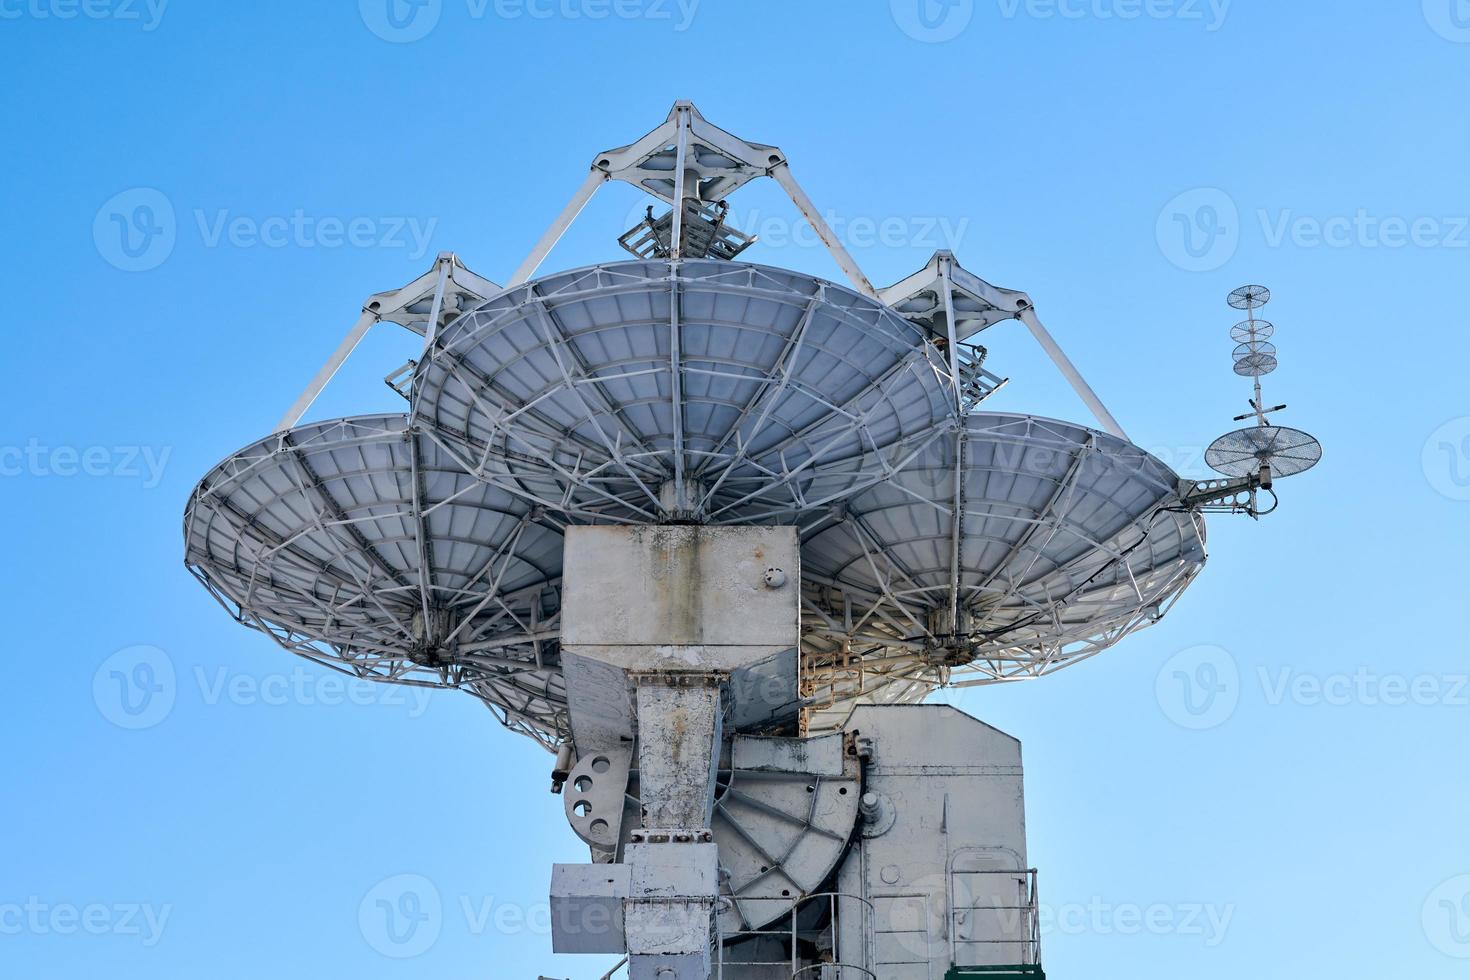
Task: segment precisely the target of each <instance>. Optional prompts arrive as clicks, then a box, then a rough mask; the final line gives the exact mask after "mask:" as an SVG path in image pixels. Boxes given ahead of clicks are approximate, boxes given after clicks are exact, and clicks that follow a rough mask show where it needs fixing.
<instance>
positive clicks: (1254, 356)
mask: <svg viewBox="0 0 1470 980" xmlns="http://www.w3.org/2000/svg"><path fill="white" fill-rule="evenodd" d="M1226 302H1227V303H1229V304H1230V306H1231V308H1233V309H1236V310H1242V311H1244V312H1245V315H1246V318H1245V319H1244V320H1242V321H1240V322H1239V323H1237V324H1236V325H1235V326H1233V327H1231V328H1230V339H1231V340H1234V341H1235V342H1236V347H1235V350H1234V351H1233V352H1232V355H1231V356H1232V357H1233V358H1234V359H1235V373H1236V374H1238V375H1240V376H1241V377H1243V378H1250V379H1251V382H1252V385H1253V388H1254V391H1253V393H1252V397H1251V399H1250V402H1249V404H1250V407H1251V410H1250V411H1249V412H1246V413H1245V414H1244V415H1237V416H1235V419H1234V421H1236V422H1245V421H1247V420H1254V422H1255V424H1254V425H1251V426H1247V427H1246V428H1244V429H1237V430H1235V431H1234V432H1229V433H1226V434H1225V435H1223V436H1221V437H1220V438H1218V439H1216V440H1215V441H1214V442H1212V443H1211V444H1210V447H1209V448H1208V449H1207V450H1205V462H1206V463H1207V464H1209V467H1210V468H1211V469H1212V470H1215V471H1216V472H1217V473H1221V474H1223V475H1224V476H1225V477H1227V478H1228V479H1226V480H1207V481H1203V482H1201V483H1198V484H1196V485H1195V492H1194V494H1192V495H1191V496H1189V497H1187V498H1186V499H1188V500H1189V501H1190V502H1191V503H1195V504H1199V505H1201V506H1203V507H1206V508H1207V509H1211V510H1226V511H1230V512H1232V513H1246V514H1249V515H1250V516H1252V517H1259V516H1260V515H1261V514H1263V513H1270V512H1271V510H1275V509H1276V507H1275V503H1274V500H1275V496H1276V495H1275V493H1274V492H1272V489H1271V488H1272V484H1273V483H1274V482H1275V480H1276V478H1277V477H1283V476H1295V475H1296V474H1298V473H1304V472H1306V471H1307V470H1309V469H1311V468H1312V467H1313V466H1316V465H1317V463H1318V462H1320V461H1321V459H1322V444H1321V443H1319V442H1318V441H1317V440H1316V439H1315V438H1313V437H1312V436H1311V435H1308V434H1307V433H1305V432H1302V431H1301V430H1299V429H1292V428H1288V427H1286V426H1280V425H1272V424H1271V422H1270V420H1269V419H1268V418H1267V416H1268V415H1273V414H1275V413H1276V412H1280V411H1282V410H1284V409H1285V408H1286V406H1285V405H1273V406H1271V407H1269V408H1268V407H1267V406H1266V402H1265V398H1264V396H1263V395H1262V393H1261V379H1262V378H1263V377H1265V376H1266V375H1268V374H1270V373H1272V372H1273V371H1275V370H1276V369H1277V367H1279V366H1280V362H1279V361H1278V360H1277V357H1276V345H1275V344H1273V343H1271V342H1270V338H1271V337H1273V336H1275V334H1276V326H1275V324H1273V323H1271V322H1270V321H1269V320H1262V319H1260V318H1258V317H1257V316H1256V311H1257V310H1259V309H1261V308H1262V307H1263V306H1265V305H1266V304H1267V303H1269V302H1271V290H1269V289H1267V288H1266V287H1265V286H1254V285H1252V286H1241V287H1240V288H1239V289H1236V290H1234V291H1233V292H1231V293H1230V295H1229V296H1228V297H1227V298H1226ZM1260 490H1265V491H1266V492H1267V493H1270V494H1271V496H1272V500H1273V503H1272V505H1271V508H1270V510H1266V511H1262V510H1261V509H1260V508H1259V505H1258V500H1257V492H1258V491H1260Z"/></svg>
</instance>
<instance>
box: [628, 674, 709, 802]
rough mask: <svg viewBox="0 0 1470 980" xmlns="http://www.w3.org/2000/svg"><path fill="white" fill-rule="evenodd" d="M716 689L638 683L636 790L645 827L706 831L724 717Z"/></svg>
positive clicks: (706, 684)
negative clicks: (637, 787) (637, 789)
mask: <svg viewBox="0 0 1470 980" xmlns="http://www.w3.org/2000/svg"><path fill="white" fill-rule="evenodd" d="M721 697H722V695H721V692H720V688H719V686H718V685H716V684H714V683H711V682H707V681H703V679H701V682H699V683H695V684H679V683H675V684H663V683H653V682H645V683H640V684H639V685H638V786H639V794H640V803H641V810H642V817H643V819H642V826H643V827H644V828H655V827H656V828H660V829H663V828H668V829H678V830H702V829H706V828H708V827H709V822H710V813H711V811H712V810H713V808H714V805H715V774H716V767H717V766H718V765H719V761H720V749H721V746H722V742H723V735H724V731H723V723H724V717H723V712H722V711H721V703H720V702H721Z"/></svg>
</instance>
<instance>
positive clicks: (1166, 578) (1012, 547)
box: [802, 414, 1205, 727]
mask: <svg viewBox="0 0 1470 980" xmlns="http://www.w3.org/2000/svg"><path fill="white" fill-rule="evenodd" d="M1179 485H1180V481H1179V477H1178V475H1177V474H1176V473H1174V472H1173V471H1172V470H1171V469H1169V467H1167V466H1165V465H1164V464H1163V463H1162V462H1160V461H1159V460H1157V459H1155V458H1154V457H1153V456H1150V455H1149V454H1148V453H1146V452H1144V451H1143V450H1142V449H1139V448H1138V447H1137V446H1134V445H1131V444H1129V443H1128V442H1126V441H1124V440H1122V439H1118V438H1116V437H1113V436H1110V435H1107V434H1105V433H1102V432H1097V431H1094V430H1092V429H1088V428H1085V427H1082V426H1079V425H1074V424H1071V423H1066V422H1058V421H1053V420H1050V419H1042V418H1037V417H1034V416H1024V415H1006V414H977V415H973V416H971V417H970V418H968V419H966V420H965V424H964V428H963V429H962V430H961V431H960V432H959V433H957V434H955V435H952V436H950V437H949V438H948V439H947V440H946V441H945V444H944V445H943V446H942V447H938V448H937V450H936V451H933V452H930V453H927V454H926V456H925V458H924V459H923V460H922V461H921V462H919V463H917V464H915V465H913V466H910V467H908V468H907V469H905V470H904V471H903V472H902V473H899V474H897V475H895V476H894V477H893V478H892V479H890V480H888V481H886V482H884V483H882V484H880V485H877V486H874V487H872V488H870V489H868V490H865V491H863V492H862V493H860V494H858V495H857V496H855V497H853V498H852V499H851V500H850V501H849V502H848V503H847V504H846V505H845V507H844V508H842V509H841V510H840V511H839V512H836V513H834V514H832V515H831V516H830V517H829V518H827V519H826V520H823V521H821V522H819V523H817V524H814V525H813V526H812V527H810V528H809V529H808V530H806V531H804V533H803V536H802V573H803V575H804V577H805V578H806V580H807V585H806V592H805V596H806V599H807V603H806V604H807V606H808V607H809V608H810V609H811V610H812V613H813V614H812V615H811V616H809V617H808V618H807V620H806V621H805V622H804V633H805V642H806V654H807V657H806V661H807V664H806V666H805V667H804V673H805V677H806V678H807V680H808V682H810V683H817V684H819V681H820V679H821V678H822V677H823V676H825V677H826V678H827V679H828V681H829V682H830V684H831V685H833V686H834V687H835V690H834V691H833V692H831V693H832V694H833V695H834V696H833V697H832V698H831V700H833V701H834V702H837V704H836V705H834V711H833V712H832V713H830V716H829V718H828V719H827V720H828V721H829V722H830V721H837V722H838V723H840V720H841V717H845V715H846V711H847V710H850V708H851V706H852V703H856V701H854V702H849V703H843V702H842V701H841V700H840V696H841V694H842V689H843V685H844V681H845V678H846V674H845V672H847V671H850V670H851V669H852V668H853V667H854V666H861V663H862V661H861V659H860V657H866V658H869V659H871V660H873V661H876V665H875V666H870V667H868V668H867V669H866V671H865V678H864V682H865V683H866V684H868V685H869V687H868V691H867V693H866V695H865V696H864V698H862V699H861V700H864V701H879V702H882V701H885V700H908V699H910V698H911V697H914V696H917V697H922V696H923V694H925V693H927V690H928V688H930V687H932V686H934V685H936V684H938V683H940V682H941V681H942V680H945V679H947V678H948V676H949V672H950V671H951V670H957V671H959V672H961V673H964V674H968V675H975V676H978V677H980V678H981V679H986V680H991V681H1001V680H1016V679H1020V678H1026V677H1037V676H1041V675H1043V674H1046V673H1050V672H1051V671H1053V670H1056V669H1059V668H1060V667H1063V666H1065V665H1067V664H1069V663H1072V662H1075V661H1076V660H1079V659H1081V658H1084V657H1088V656H1091V655H1093V654H1095V653H1098V652H1100V651H1101V650H1103V649H1106V648H1107V647H1109V646H1111V645H1112V644H1113V643H1115V642H1117V641H1118V640H1119V639H1121V638H1122V637H1123V636H1125V635H1127V634H1128V633H1129V632H1131V631H1132V630H1134V629H1136V628H1138V627H1140V626H1143V625H1146V624H1147V623H1148V622H1151V621H1152V620H1153V619H1154V618H1157V611H1158V610H1159V609H1160V608H1162V607H1164V606H1165V605H1167V604H1168V603H1169V602H1170V601H1171V600H1172V599H1173V597H1174V596H1176V595H1178V593H1179V592H1181V591H1182V590H1183V589H1184V587H1185V586H1186V585H1188V584H1189V582H1190V581H1191V580H1192V579H1193V578H1194V576H1195V574H1196V573H1197V572H1198V571H1199V570H1200V568H1201V567H1202V566H1203V564H1204V561H1205V543H1204V524H1203V521H1202V520H1201V519H1200V518H1199V516H1198V515H1197V514H1194V513H1191V512H1190V510H1189V508H1187V507H1185V506H1183V505H1182V503H1181V501H1180V499H1179V497H1178V495H1177V494H1178V488H1179ZM849 620H850V621H852V622H853V623H854V624H855V625H854V626H853V627H852V628H851V629H848V628H845V627H844V625H843V624H844V623H845V622H847V621H849ZM822 651H826V653H827V655H828V656H827V659H826V663H827V664H828V665H830V666H828V667H827V668H826V669H825V674H824V669H823V666H822V660H821V658H820V656H819V654H820V653H821V652H822ZM819 686H820V684H819ZM836 708H841V709H842V710H840V712H838V711H837V710H835V709H836ZM818 727H820V726H818Z"/></svg>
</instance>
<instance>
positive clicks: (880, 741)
mask: <svg viewBox="0 0 1470 980" xmlns="http://www.w3.org/2000/svg"><path fill="white" fill-rule="evenodd" d="M849 731H852V732H860V733H861V736H862V737H863V738H864V739H871V740H872V760H871V762H870V763H869V764H868V766H867V767H866V771H865V774H864V777H865V779H864V787H863V788H864V791H865V792H871V793H874V794H877V795H880V796H881V797H882V798H883V801H884V804H885V805H886V806H888V807H891V809H892V813H891V814H889V815H887V816H885V817H883V819H886V820H889V821H891V823H890V825H889V826H888V828H887V829H886V830H885V831H883V832H882V833H879V834H876V835H875V836H872V837H865V838H864V839H863V840H862V843H861V846H860V847H859V848H857V849H855V850H853V851H852V852H850V853H849V855H848V857H847V858H846V860H845V861H844V863H843V866H842V870H841V872H840V874H839V877H838V888H839V890H840V891H843V892H846V893H850V894H853V895H858V896H861V897H863V898H865V899H867V900H868V901H869V902H872V903H873V907H874V913H875V916H876V929H875V937H874V938H873V941H871V942H870V940H869V938H868V937H864V936H862V935H861V934H860V931H859V930H858V929H857V928H856V927H855V926H854V925H853V924H852V923H847V924H845V925H844V929H843V931H842V934H841V942H840V948H841V952H842V957H841V958H842V959H843V960H844V961H853V962H861V961H860V960H858V959H857V956H858V954H859V953H860V952H861V951H862V950H864V949H868V948H871V956H872V959H871V960H870V961H869V962H868V963H867V964H866V965H867V966H868V967H869V968H870V969H873V970H875V972H877V974H878V975H879V976H881V977H883V978H884V980H930V978H938V977H943V976H944V974H945V971H946V970H947V969H948V967H949V965H950V963H951V962H954V963H958V964H960V965H993V964H1015V963H1024V962H1027V961H1028V960H1027V957H1028V956H1029V955H1030V954H1029V949H1028V938H1027V937H1029V935H1030V928H1031V926H1032V924H1033V923H1032V921H1031V918H1030V913H1029V912H1023V911H1019V910H1020V909H1021V907H1022V906H1023V905H1024V904H1025V901H1026V898H1027V890H1026V884H1027V881H1028V878H1027V874H1026V873H1027V870H1028V868H1029V865H1028V864H1027V856H1026V817H1025V794H1024V790H1023V785H1022V767H1021V745H1020V743H1019V742H1018V741H1016V739H1014V738H1012V737H1011V736H1009V735H1006V734H1004V733H1003V732H1000V731H997V730H996V729H994V728H991V727H990V726H989V725H986V724H984V723H983V722H980V721H978V720H976V719H974V718H971V717H970V716H969V715H966V714H965V713H964V712H962V711H960V710H958V709H956V708H953V707H950V706H948V705H907V706H887V707H883V706H869V707H860V708H858V709H857V710H855V711H854V712H853V714H852V717H851V719H850V721H849ZM978 870H983V871H986V872H990V871H1000V872H1007V873H1003V874H999V875H994V876H992V875H990V874H985V875H975V874H969V872H971V871H978ZM997 906H1004V909H1003V910H997V908H996V907H997Z"/></svg>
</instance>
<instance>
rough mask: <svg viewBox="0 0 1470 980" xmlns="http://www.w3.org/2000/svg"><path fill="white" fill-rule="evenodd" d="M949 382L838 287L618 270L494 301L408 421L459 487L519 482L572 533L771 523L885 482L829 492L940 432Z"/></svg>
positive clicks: (656, 267) (430, 377)
mask: <svg viewBox="0 0 1470 980" xmlns="http://www.w3.org/2000/svg"><path fill="white" fill-rule="evenodd" d="M949 376H950V369H949V364H948V362H947V359H946V358H945V357H944V356H943V355H942V354H940V353H939V351H938V350H937V349H936V348H935V347H934V345H933V344H932V343H930V342H928V341H927V340H926V338H925V334H924V332H923V330H922V328H920V327H919V326H916V325H915V324H913V323H910V322H909V321H908V320H905V319H904V318H903V317H901V316H899V315H898V314H897V313H895V312H894V311H893V310H891V309H889V308H888V307H886V306H884V305H883V304H882V303H880V302H878V301H876V300H873V299H869V298H867V297H865V296H862V295H860V294H858V293H856V292H854V291H852V290H850V289H847V288H845V287H842V286H837V285H834V284H832V283H829V282H825V281H823V280H820V279H816V278H813V277H811V276H807V275H803V274H801V273H798V272H789V271H786V270H783V269H774V268H768V267H764V266H756V265H746V264H743V263H739V264H737V263H733V262H723V261H711V260H684V261H682V262H670V261H634V262H620V263H613V264H609V265H599V266H592V267H590V268H585V269H578V270H575V271H572V272H565V273H561V274H558V275H553V276H548V277H546V278H544V279H539V280H534V281H531V282H527V283H526V284H524V285H522V286H517V287H514V288H511V289H507V290H505V291H504V292H502V293H501V294H500V295H498V296H495V297H492V298H491V299H490V300H488V301H487V302H485V303H484V304H482V305H481V306H480V307H479V308H478V309H476V310H474V311H473V312H471V313H469V314H467V315H465V316H463V317H461V318H459V319H458V320H457V321H455V322H454V323H452V324H450V325H449V326H448V327H447V328H446V329H445V330H444V331H443V332H442V334H441V335H440V337H439V340H438V342H437V343H436V345H435V349H434V350H433V351H432V352H431V353H429V354H428V355H427V356H426V357H425V358H424V359H423V361H422V362H421V363H420V365H419V368H418V373H417V376H416V378H415V384H414V400H413V417H414V419H415V421H416V422H417V423H419V424H421V425H423V426H425V427H431V428H433V429H434V430H436V431H438V432H442V433H447V434H449V435H450V436H451V437H453V438H455V439H457V440H458V441H459V443H460V446H461V448H460V450H459V454H460V455H461V456H462V458H463V459H464V461H465V463H466V465H467V466H468V467H469V468H470V469H471V470H472V471H474V472H475V473H476V474H477V475H480V476H481V477H482V478H485V479H489V480H492V481H498V482H500V483H501V484H502V485H504V486H507V487H510V486H521V485H522V484H521V481H523V480H529V481H531V482H532V483H533V484H534V485H535V490H536V493H537V494H538V499H541V500H543V501H544V502H545V503H546V504H547V505H548V506H551V507H554V508H556V509H560V510H562V511H565V512H566V513H568V514H570V515H574V517H575V518H576V519H579V520H588V521H617V522H621V523H658V522H661V521H670V520H673V521H698V522H702V523H720V524H723V523H735V522H741V523H751V522H766V523H770V522H775V521H778V520H793V519H794V518H795V515H798V514H800V513H803V512H809V511H811V510H814V509H823V508H826V507H827V506H829V505H830V504H831V503H832V502H833V501H834V500H836V499H839V498H840V497H843V496H846V495H848V494H850V493H852V492H855V491H856V490H858V489H861V487H862V486H863V485H865V484H864V483H863V482H860V481H863V480H866V481H867V482H868V483H871V482H874V481H877V480H879V479H882V478H883V477H884V474H882V473H868V474H857V473H854V474H852V480H851V481H850V482H848V483H846V484H843V483H842V481H841V480H837V481H835V483H834V480H833V479H832V477H833V474H834V473H836V472H837V470H838V469H839V468H841V466H842V464H844V463H845V462H849V461H853V460H857V459H859V458H861V457H862V456H864V455H865V454H867V453H870V452H874V451H877V450H882V449H885V448H888V447H891V446H894V445H895V444H897V443H900V442H904V441H906V440H913V439H918V440H919V442H920V443H923V442H925V441H926V440H927V441H932V440H933V439H936V438H938V437H939V436H940V435H942V433H943V431H944V430H945V428H946V427H952V426H953V425H954V424H955V414H956V408H955V401H954V397H955V396H954V393H953V387H952V385H951V384H950V382H949V380H948V379H949ZM819 469H820V470H823V471H824V473H825V474H826V480H825V482H824V486H825V488H826V491H827V492H825V493H823V494H821V495H813V494H812V493H809V492H808V490H807V486H808V484H809V483H810V481H811V480H812V479H813V477H814V476H815V475H816V473H817V471H818V470H819ZM548 481H549V482H548Z"/></svg>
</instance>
